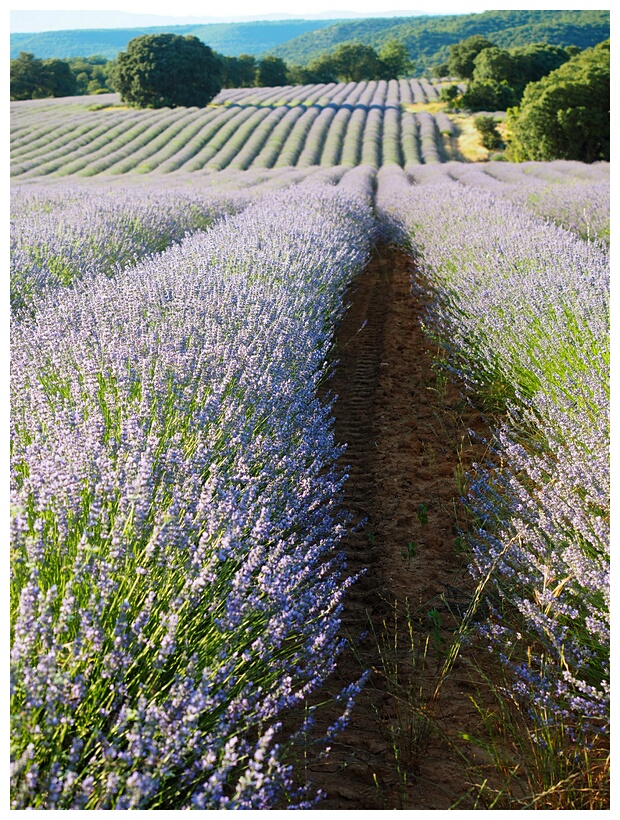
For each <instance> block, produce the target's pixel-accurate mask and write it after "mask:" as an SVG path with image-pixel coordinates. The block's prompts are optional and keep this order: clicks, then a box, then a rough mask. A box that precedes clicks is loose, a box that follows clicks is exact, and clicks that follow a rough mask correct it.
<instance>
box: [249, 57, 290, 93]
mask: <svg viewBox="0 0 620 820" xmlns="http://www.w3.org/2000/svg"><path fill="white" fill-rule="evenodd" d="M286 81H287V69H286V63H285V62H284V60H282V59H281V58H280V57H272V56H271V55H267V57H263V59H262V60H259V62H258V66H257V68H256V85H257V86H259V87H264V88H267V87H274V86H278V85H286Z"/></svg>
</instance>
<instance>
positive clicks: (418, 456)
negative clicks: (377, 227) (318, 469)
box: [305, 247, 484, 810]
mask: <svg viewBox="0 0 620 820" xmlns="http://www.w3.org/2000/svg"><path fill="white" fill-rule="evenodd" d="M410 271H411V260H410V259H409V258H408V257H407V256H406V255H405V254H404V253H402V252H399V251H393V250H391V249H388V248H385V247H383V248H379V249H377V251H376V253H375V255H374V257H373V259H372V260H371V262H370V263H369V265H368V266H367V268H366V270H365V271H364V272H363V273H362V274H361V275H360V277H359V278H358V279H357V281H356V282H355V283H354V285H353V286H352V288H351V290H350V291H349V293H348V299H349V301H350V307H349V309H348V311H347V313H346V314H345V316H344V317H343V320H342V322H341V324H340V327H339V329H338V332H337V335H336V339H335V352H334V356H335V358H336V359H337V360H338V366H337V368H336V371H335V373H334V375H333V377H332V379H331V380H330V383H329V385H328V388H329V390H330V391H331V392H333V393H335V394H336V395H337V397H338V398H337V401H336V402H335V405H334V416H335V421H336V423H335V430H336V439H337V441H338V442H340V443H345V442H346V444H347V450H346V452H345V454H344V456H343V458H342V462H343V465H350V469H349V479H348V481H347V483H346V487H345V500H344V504H345V507H346V509H347V510H348V511H349V512H350V513H352V515H353V522H352V526H353V530H352V531H351V532H350V533H349V534H348V535H347V537H346V539H345V543H344V548H345V550H346V553H347V574H349V575H350V574H355V573H358V572H360V571H362V570H364V569H365V570H366V572H365V574H364V575H362V577H361V578H360V579H359V580H358V581H357V582H356V583H355V584H354V585H353V586H352V587H351V589H350V590H349V593H348V595H347V599H346V603H345V608H344V612H343V617H342V623H343V634H344V635H345V636H346V637H347V639H348V641H349V644H350V645H352V646H354V647H355V648H354V650H353V651H351V650H350V649H347V650H346V651H345V652H344V653H343V655H342V657H341V659H340V661H339V665H338V669H337V671H336V672H335V674H334V675H333V676H332V677H331V678H330V680H329V681H328V682H327V684H326V686H325V687H324V688H323V690H322V692H321V693H320V700H322V701H326V700H328V699H329V698H332V697H333V696H334V695H336V694H337V693H338V692H340V691H341V690H342V689H343V687H344V686H346V685H347V684H348V683H350V682H351V681H353V680H356V679H358V678H359V676H360V674H361V671H362V669H363V668H369V669H371V670H372V675H371V679H370V682H369V684H367V686H366V687H365V688H364V690H363V691H362V693H361V694H360V696H358V698H357V700H356V706H355V708H354V710H353V713H352V715H351V719H350V721H349V724H348V726H347V728H346V729H345V730H344V731H343V732H342V733H340V734H339V735H338V736H337V737H336V739H335V740H334V741H333V743H332V748H331V752H330V754H329V756H328V757H327V758H326V759H325V760H307V761H306V762H305V770H306V771H305V773H306V775H307V776H308V777H309V779H310V780H311V781H312V783H313V784H314V785H315V786H316V787H318V788H320V789H321V790H322V791H323V792H324V793H325V795H326V797H325V799H324V800H323V801H322V802H321V803H320V804H319V806H318V808H319V809H325V810H334V809H336V810H340V809H357V810H360V809H374V810H382V809H405V808H409V809H447V808H449V807H450V806H451V805H452V804H453V803H454V802H455V801H456V800H458V799H459V798H460V797H461V796H462V795H463V794H464V793H465V792H466V790H467V785H466V772H465V769H464V766H463V764H462V763H461V762H460V761H459V760H458V758H457V757H456V756H455V755H454V754H452V753H451V751H450V744H449V743H447V742H446V741H445V739H443V740H442V737H441V734H438V733H437V732H434V731H432V732H424V731H422V732H419V731H418V730H419V729H420V727H421V726H422V725H423V724H421V723H420V718H419V716H418V715H416V714H415V713H412V712H410V711H409V710H408V709H407V708H406V703H407V701H409V700H410V699H411V693H412V692H413V691H414V690H418V689H419V687H420V686H422V689H423V692H422V699H428V697H429V696H430V694H431V693H432V691H433V689H434V686H435V684H436V682H437V680H438V674H439V671H440V669H441V664H442V662H443V655H442V654H440V653H438V652H437V651H435V650H434V649H433V644H432V642H431V643H429V644H428V651H427V653H426V655H427V657H426V661H425V668H426V671H425V674H424V676H423V680H422V683H421V678H420V676H419V675H416V674H412V663H411V654H412V653H411V644H410V639H409V637H408V629H407V628H406V625H405V621H404V619H402V618H400V619H399V622H398V626H396V627H395V626H394V623H395V621H394V612H395V607H396V608H397V609H399V610H400V611H401V612H403V611H404V609H405V607H406V606H407V602H408V606H410V608H411V610H412V612H413V613H414V616H413V621H414V622H416V623H415V625H414V638H415V643H416V645H418V646H421V647H424V646H425V644H426V641H427V639H428V636H429V634H430V632H431V630H430V628H429V625H430V621H429V619H428V616H427V615H426V613H427V612H428V610H430V609H432V608H434V607H435V608H437V610H438V611H439V612H441V616H442V622H443V627H442V629H441V630H439V631H437V630H436V631H435V632H436V637H437V638H438V640H441V639H444V640H449V637H450V632H449V630H450V628H452V629H453V628H454V627H455V626H456V625H457V623H458V622H457V621H456V620H455V619H454V618H452V617H451V615H450V613H449V611H448V610H447V609H446V606H445V598H442V597H440V596H442V594H445V593H446V589H448V590H449V591H450V592H451V595H452V597H453V596H454V594H455V593H454V589H455V588H456V589H462V590H464V591H467V589H468V588H469V587H470V586H471V584H470V581H469V579H468V576H467V573H466V568H465V564H464V562H463V561H462V560H461V559H459V557H458V555H457V553H456V551H455V549H454V542H455V538H456V535H457V524H458V525H464V524H465V521H464V518H463V513H462V511H460V510H459V492H458V490H457V482H456V475H457V474H458V472H459V471H460V470H461V469H462V468H465V469H467V468H468V466H469V465H470V464H471V462H472V461H474V460H480V458H481V457H482V454H481V453H480V451H479V446H477V445H472V443H471V442H470V439H469V436H468V433H467V431H468V429H474V430H476V431H477V432H483V431H484V427H483V424H482V419H481V417H480V416H479V415H478V414H477V413H476V412H475V411H474V410H473V409H472V408H471V407H470V406H468V405H466V403H465V402H464V401H463V399H462V398H461V396H460V393H459V391H458V388H457V387H456V386H454V385H449V384H448V385H445V386H444V387H445V389H443V390H441V389H438V382H437V378H436V375H435V372H434V371H433V367H432V363H433V358H434V356H436V354H437V350H436V349H434V348H433V347H432V346H431V345H430V344H429V343H428V342H427V340H426V339H425V337H424V335H423V333H422V331H421V329H420V318H421V312H422V305H421V304H420V303H419V301H416V299H414V298H413V296H412V294H411V283H410ZM476 450H477V451H478V452H476ZM419 505H423V508H422V509H421V508H420V506H419ZM425 519H427V521H425ZM363 522H365V523H363ZM360 524H361V526H360ZM356 526H357V529H355V527H356ZM408 542H411V543H413V544H415V547H414V550H415V555H410V554H409V550H408V549H407V544H408ZM446 584H448V585H450V586H448V587H446V586H445V585H446ZM418 613H419V624H418V623H417V620H418ZM364 632H366V633H367V634H366V636H365V637H364V634H363V633H364ZM373 632H374V633H375V636H373V634H372V633H373ZM382 634H385V643H384V641H383V638H379V639H378V638H377V637H376V636H379V635H382ZM382 644H383V645H384V649H382V650H381V651H380V650H379V648H378V647H379V646H380V645H382ZM395 644H396V648H395ZM388 647H389V648H388ZM382 658H383V660H382ZM395 661H397V662H398V668H399V672H398V681H396V678H395V676H394V674H393V673H391V674H389V675H386V674H385V673H384V671H385V665H384V662H385V663H388V664H393V663H394V662H395ZM472 691H473V688H472V685H471V684H470V683H469V681H468V675H467V673H466V670H465V668H464V667H463V666H461V661H460V659H459V660H457V663H456V664H455V667H454V669H453V670H452V673H451V674H450V676H449V677H448V678H447V679H446V681H445V682H444V684H443V686H442V690H441V696H440V698H439V701H438V702H437V704H436V708H435V710H434V712H433V718H434V719H435V720H436V724H437V726H438V727H439V728H440V729H441V730H442V731H443V732H446V733H447V734H448V735H452V736H454V735H455V733H456V732H458V731H459V730H461V731H472V726H473V725H475V724H476V717H475V710H474V708H473V707H472V704H471V702H470V700H469V697H468V695H469V694H470V693H471V692H472ZM317 711H318V719H317V728H318V730H319V732H320V731H321V729H324V728H326V727H327V726H328V725H329V722H330V720H333V719H334V718H335V717H336V716H337V715H338V714H339V713H338V711H337V710H334V709H333V708H332V707H329V706H328V707H324V708H323V709H322V710H317ZM398 726H400V727H401V728H402V729H403V731H402V732H401V733H400V735H399V737H400V740H399V741H398V743H397V751H398V755H399V758H400V759H399V762H398V764H397V761H396V760H395V753H394V743H393V742H392V731H393V730H394V729H395V727H398ZM397 734H398V733H397ZM399 769H400V771H399ZM470 807H471V806H470V805H469V804H468V803H467V802H463V803H461V804H460V805H459V808H470Z"/></svg>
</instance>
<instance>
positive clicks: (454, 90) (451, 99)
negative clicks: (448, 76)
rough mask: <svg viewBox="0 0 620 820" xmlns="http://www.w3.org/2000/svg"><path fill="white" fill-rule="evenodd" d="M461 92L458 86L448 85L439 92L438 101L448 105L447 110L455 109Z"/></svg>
mask: <svg viewBox="0 0 620 820" xmlns="http://www.w3.org/2000/svg"><path fill="white" fill-rule="evenodd" d="M460 96H461V90H460V88H459V87H458V85H454V84H452V85H448V86H444V87H443V88H442V89H441V91H440V92H439V99H440V100H441V102H445V103H447V105H448V108H456V106H457V105H458V103H459V102H460V99H459V98H460Z"/></svg>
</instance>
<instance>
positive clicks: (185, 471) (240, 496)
mask: <svg viewBox="0 0 620 820" xmlns="http://www.w3.org/2000/svg"><path fill="white" fill-rule="evenodd" d="M433 95H434V96H435V97H436V96H437V86H436V85H432V84H430V83H427V82H426V81H414V80H412V81H393V82H390V83H386V82H378V83H371V82H369V83H360V84H357V85H356V84H348V85H347V84H344V83H343V84H340V85H334V84H331V85H329V86H319V87H317V86H312V87H310V86H308V87H301V88H300V87H296V88H280V89H243V90H241V89H239V90H229V91H225V92H222V93H221V94H220V95H219V97H218V98H216V100H214V103H215V105H214V106H213V107H211V106H209V107H207V108H206V109H202V110H199V109H174V110H171V111H170V110H164V111H130V110H120V109H109V110H106V111H95V110H89V108H88V106H87V105H85V104H84V102H83V101H82V99H81V98H73V99H72V100H70V101H69V102H67V101H63V100H39V101H33V102H28V103H13V104H12V117H13V119H12V138H11V146H12V149H11V150H12V155H11V156H12V159H11V162H12V175H13V186H12V192H11V316H12V321H11V357H12V367H11V485H12V487H11V493H12V495H11V614H12V622H11V637H12V649H11V667H12V780H11V783H12V798H11V800H12V802H11V806H12V808H15V809H26V808H36V809H162V808H174V809H276V808H290V809H309V808H314V807H315V806H319V807H320V805H321V802H320V799H321V794H320V789H319V787H318V786H317V785H316V784H315V783H314V781H313V779H312V777H311V776H308V774H307V773H306V772H304V771H303V769H301V768H300V766H299V765H298V762H297V761H299V760H301V759H303V758H304V755H307V754H308V748H309V746H308V744H309V743H310V741H309V738H310V737H311V736H312V733H313V727H314V730H316V726H315V705H316V704H317V702H320V701H321V700H325V698H326V695H325V694H324V693H325V692H327V691H329V692H331V694H330V696H329V698H330V699H331V701H332V703H335V704H336V705H337V708H336V710H335V711H334V717H333V720H332V721H331V723H330V725H329V727H328V728H327V729H325V728H323V729H321V732H320V735H321V736H320V737H319V738H318V739H317V738H316V737H315V738H314V740H313V741H312V743H313V744H314V745H313V749H314V748H315V747H316V748H317V749H318V751H317V752H316V754H319V755H320V754H321V753H325V754H327V747H329V746H330V745H331V743H332V741H333V739H334V738H336V737H338V735H339V734H340V733H341V732H343V731H345V732H346V724H347V720H348V718H349V715H350V713H351V710H353V709H355V708H357V707H356V705H355V704H356V703H357V701H358V700H359V696H360V691H362V690H363V687H364V686H365V685H367V680H368V679H369V675H370V676H371V677H372V673H371V670H365V669H363V668H361V667H360V670H359V674H358V675H357V676H354V677H352V678H351V679H350V680H349V681H348V682H347V683H346V685H345V686H343V687H342V686H341V687H340V688H339V689H338V691H337V692H334V691H332V690H333V687H332V689H330V683H329V682H330V680H332V674H333V672H334V670H335V668H336V666H337V664H338V662H339V658H340V657H341V656H342V653H343V652H344V651H346V646H347V640H346V639H345V636H344V635H343V633H342V628H341V620H342V612H343V607H344V606H346V601H347V596H348V594H349V590H350V589H351V587H352V585H355V584H356V583H359V578H355V577H352V576H351V573H350V571H347V567H346V563H347V556H346V551H345V545H346V534H347V531H348V529H349V528H350V519H349V517H348V511H347V509H346V505H345V504H344V503H343V497H344V496H343V492H344V487H345V486H346V482H347V477H348V474H347V470H346V469H344V468H343V467H342V463H343V458H345V460H346V452H345V451H344V449H343V445H342V444H340V443H338V442H337V440H336V437H335V433H334V401H335V400H336V397H335V396H333V395H332V394H331V393H330V392H329V389H327V390H326V387H327V388H328V386H329V377H330V375H331V373H332V372H333V370H334V368H335V367H337V357H336V356H335V355H334V348H333V338H334V334H335V333H336V331H337V329H338V327H339V324H340V323H341V321H342V318H343V316H344V314H345V312H346V310H347V307H348V305H349V300H350V298H351V296H350V294H351V292H352V291H351V288H352V287H354V286H355V283H356V281H357V280H358V277H359V276H360V274H361V273H362V272H363V270H364V269H365V267H366V266H367V265H368V263H369V260H370V259H371V257H372V255H373V254H374V253H375V250H376V248H377V246H380V247H388V246H389V247H392V248H398V249H399V252H404V253H407V254H408V255H409V257H410V258H411V260H412V262H411V265H412V267H411V270H412V278H411V282H412V286H411V300H412V306H413V303H414V302H416V303H420V304H423V306H424V321H423V327H424V331H425V333H426V334H427V336H428V338H429V340H430V341H432V342H433V344H435V345H438V346H439V347H440V348H441V350H442V351H443V362H444V365H443V366H444V373H445V374H446V378H449V379H453V380H455V382H457V383H458V384H459V385H460V386H461V387H460V389H461V390H462V392H463V397H464V400H466V401H467V402H469V403H471V404H474V405H475V406H476V407H478V408H480V410H481V412H482V413H483V415H484V416H485V418H487V420H488V423H489V425H490V427H489V429H490V433H489V436H490V438H489V441H488V442H487V443H488V458H487V459H486V460H485V462H484V463H476V464H473V465H472V466H471V467H470V469H469V471H468V476H467V481H466V483H465V485H464V486H465V489H463V491H462V493H461V496H462V497H461V499H460V503H461V504H462V505H463V506H464V508H466V509H467V510H468V515H469V517H470V520H471V522H472V525H471V527H470V528H469V529H468V531H467V532H464V533H462V537H463V539H464V540H466V541H467V556H468V558H467V562H468V564H469V577H470V579H471V583H472V584H473V585H474V588H477V589H478V590H479V594H478V598H476V596H475V595H474V598H473V599H472V600H478V599H481V600H482V599H484V601H485V606H484V613H485V614H484V617H483V618H482V617H480V613H479V612H474V608H473V607H470V610H469V611H468V613H467V615H466V618H465V620H464V621H463V624H462V628H461V629H460V630H459V631H458V632H457V634H456V637H457V638H458V640H463V638H465V640H466V642H467V641H471V642H473V643H474V644H475V643H476V641H477V642H478V644H479V645H483V646H484V647H487V648H488V653H490V654H491V655H492V656H493V658H494V661H493V662H494V663H495V664H496V665H497V666H498V668H499V667H501V668H502V669H503V670H504V673H505V675H506V679H507V680H508V681H509V682H510V683H509V689H508V690H507V692H506V696H507V697H508V698H509V699H510V700H511V701H513V702H514V703H515V704H518V708H519V709H520V710H521V711H522V713H523V715H524V716H525V718H524V719H525V720H526V721H527V722H528V726H529V727H530V728H529V731H530V733H531V736H532V737H534V738H535V739H536V743H537V744H539V745H540V748H543V747H545V748H552V750H553V751H554V753H555V752H558V744H560V750H562V753H563V754H564V756H565V758H566V759H567V760H568V759H570V760H571V761H573V763H572V764H571V765H572V766H573V768H572V769H571V770H570V771H568V773H567V772H564V774H563V777H564V778H566V777H568V778H569V781H570V782H572V783H575V782H577V781H576V778H577V776H578V775H579V776H581V775H580V774H579V773H580V772H581V773H582V771H581V770H582V769H583V767H584V763H583V761H584V759H587V754H585V752H584V750H587V749H593V748H600V746H601V744H602V745H603V746H604V745H605V743H606V738H607V737H608V732H609V559H610V556H609V248H608V245H609V235H610V229H609V166H608V165H607V164H603V163H599V164H595V165H592V166H588V165H585V164H582V163H577V162H565V161H557V162H553V163H523V164H519V165H514V164H509V163H504V162H489V163H462V162H454V161H450V162H446V161H445V160H446V155H445V154H444V153H442V152H443V150H444V149H443V147H442V146H444V142H442V139H441V130H440V129H441V128H442V123H441V118H440V117H439V115H433V114H431V113H429V112H425V111H417V112H416V111H413V110H407V105H409V104H415V103H417V102H428V101H429V100H431V101H432V99H433ZM88 99H89V104H92V100H93V99H94V98H88ZM98 102H99V103H105V102H108V101H107V100H105V99H101V98H99V100H98ZM443 127H444V128H445V127H446V126H445V124H444V126H443ZM86 177H88V178H86ZM361 330H362V328H360V331H361ZM403 342H404V343H405V344H406V339H404V340H403ZM345 443H348V442H345ZM343 453H344V456H343ZM386 548H390V547H389V545H388V546H387V547H386ZM451 548H452V547H451V545H446V549H451ZM393 549H397V547H396V546H394V547H393ZM398 549H400V547H398ZM366 574H367V576H368V577H369V578H372V577H373V567H372V566H369V567H368V568H367V569H366ZM474 616H475V617H474ZM364 628H365V627H364V625H363V624H361V625H360V630H362V629H364ZM366 628H367V625H366ZM465 633H467V634H466V635H465ZM485 651H487V650H485ZM326 687H327V688H326ZM310 704H312V705H310ZM315 735H316V731H315ZM317 743H318V746H317ZM552 744H555V746H552ZM319 747H320V748H319ZM321 749H323V750H324V752H321ZM575 750H577V752H579V754H575V753H574V751H575ZM313 754H315V752H314V751H313ZM584 754H585V757H584ZM327 759H328V760H329V758H327ZM575 761H576V762H575ZM521 765H522V766H524V767H525V766H526V763H522V764H521ZM580 767H581V769H580ZM571 778H572V780H571ZM579 782H581V781H579ZM467 789H468V785H467V784H466V783H464V784H463V792H464V793H465V792H466V791H467ZM558 789H559V787H556V789H555V790H556V792H557V790H558ZM576 791H579V789H576ZM583 792H584V789H581V793H583ZM571 799H573V800H575V801H576V800H577V798H576V797H574V796H573V798H571ZM583 800H584V803H586V802H587V796H586V797H584V798H583ZM539 805H540V804H539ZM542 805H543V807H552V806H547V804H546V803H543V804H542ZM407 807H408V808H416V805H409V806H407ZM459 807H461V806H459ZM479 807H480V808H481V807H482V806H479ZM509 807H511V808H516V807H522V806H520V804H517V803H515V804H513V805H510V806H509ZM562 807H563V808H576V807H584V805H579V806H578V805H577V803H576V802H575V803H574V804H573V805H570V806H567V805H564V806H562ZM586 807H587V806H586ZM596 807H598V808H601V807H602V806H600V805H599V806H596Z"/></svg>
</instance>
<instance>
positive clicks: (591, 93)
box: [507, 40, 610, 162]
mask: <svg viewBox="0 0 620 820" xmlns="http://www.w3.org/2000/svg"><path fill="white" fill-rule="evenodd" d="M609 98H610V56H609V40H607V41H605V42H603V43H599V45H597V46H595V47H594V48H590V49H586V50H585V51H582V52H581V53H580V54H578V55H577V56H575V57H573V58H571V59H570V60H569V61H568V62H566V63H564V64H563V65H561V66H560V67H559V68H557V69H556V70H555V71H552V72H551V73H550V74H548V75H547V76H546V77H543V78H542V79H541V80H539V81H538V82H535V83H530V84H529V85H528V86H527V87H526V89H525V92H524V94H523V99H522V100H521V104H520V106H519V107H518V108H511V109H510V110H509V111H508V116H507V126H508V130H509V133H510V146H509V148H510V156H511V158H512V159H515V160H517V161H522V160H542V161H547V160H553V159H572V160H581V161H583V162H594V161H596V160H609V156H610V127H609Z"/></svg>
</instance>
